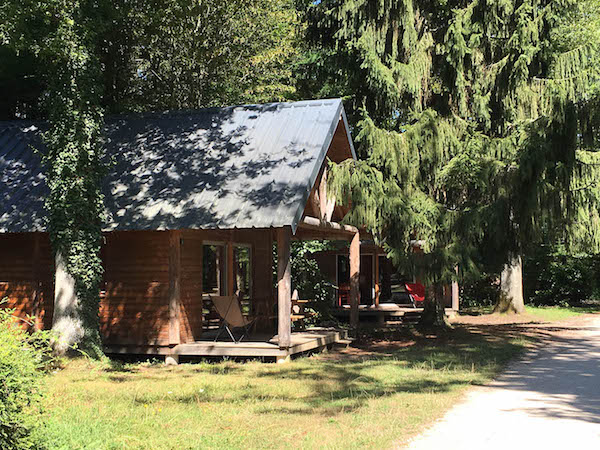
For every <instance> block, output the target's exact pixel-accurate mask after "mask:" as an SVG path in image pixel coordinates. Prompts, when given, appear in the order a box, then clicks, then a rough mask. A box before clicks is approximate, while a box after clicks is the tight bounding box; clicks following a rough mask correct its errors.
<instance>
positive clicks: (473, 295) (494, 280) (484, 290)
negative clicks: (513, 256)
mask: <svg viewBox="0 0 600 450" xmlns="http://www.w3.org/2000/svg"><path fill="white" fill-rule="evenodd" d="M459 286H460V289H461V292H460V307H461V308H472V307H478V306H492V305H495V304H496V302H497V301H498V298H500V276H499V275H496V274H493V273H492V274H490V273H483V274H481V275H480V277H479V278H476V279H470V280H466V281H464V282H463V283H459Z"/></svg>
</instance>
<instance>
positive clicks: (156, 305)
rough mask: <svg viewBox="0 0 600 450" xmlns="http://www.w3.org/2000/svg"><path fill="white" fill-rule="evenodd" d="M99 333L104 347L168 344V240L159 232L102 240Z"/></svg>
mask: <svg viewBox="0 0 600 450" xmlns="http://www.w3.org/2000/svg"><path fill="white" fill-rule="evenodd" d="M105 239H106V244H105V246H104V249H103V256H104V268H105V269H104V270H105V272H104V282H105V286H104V288H105V289H104V294H103V295H102V296H101V303H100V330H101V332H102V335H103V337H104V342H105V343H106V344H108V345H110V344H122V345H133V344H142V345H143V344H151V345H168V344H169V298H168V296H169V236H168V234H167V232H165V231H119V232H112V233H107V234H106V235H105Z"/></svg>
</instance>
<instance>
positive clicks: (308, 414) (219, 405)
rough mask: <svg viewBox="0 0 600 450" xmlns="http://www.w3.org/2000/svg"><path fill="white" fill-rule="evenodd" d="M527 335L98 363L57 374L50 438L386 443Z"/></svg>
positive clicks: (113, 445) (75, 443) (179, 443)
mask: <svg viewBox="0 0 600 450" xmlns="http://www.w3.org/2000/svg"><path fill="white" fill-rule="evenodd" d="M524 345H525V341H524V340H520V339H514V338H502V337H500V338H498V337H494V338H492V337H490V336H485V335H482V334H477V333H470V332H469V331H468V330H467V329H466V328H463V327H460V326H459V327H457V329H456V330H454V331H452V332H450V333H447V334H444V335H442V336H437V337H436V336H423V335H418V334H416V333H411V334H410V335H405V336H402V337H400V338H399V337H397V336H393V335H392V336H389V335H388V336H385V335H380V336H379V337H377V338H369V339H363V340H361V344H360V345H359V346H358V348H351V349H348V350H344V353H342V354H340V353H337V352H331V353H329V354H324V355H319V356H312V357H304V358H299V359H297V360H294V361H292V362H291V363H289V364H283V365H277V364H265V363H260V362H246V363H241V362H232V361H228V362H219V363H206V362H204V363H197V364H181V365H179V366H177V367H165V366H162V365H161V364H155V365H152V364H149V363H145V364H144V363H137V364H131V365H116V366H115V367H109V366H101V365H99V364H97V363H90V362H87V361H85V360H73V361H70V362H69V363H67V365H66V366H65V368H64V369H62V370H59V371H58V372H56V373H53V374H51V375H49V376H48V380H47V381H48V383H47V389H48V396H47V401H46V405H45V416H46V418H47V425H46V427H45V428H44V429H43V430H42V431H43V433H44V434H45V436H46V437H47V439H48V445H49V447H51V448H65V449H71V448H90V449H92V448H93V449H119V448H142V449H150V448H152V449H161V448H177V449H185V448H228V449H229V448H287V447H300V448H387V447H390V446H392V445H395V444H398V443H401V442H402V441H404V440H406V439H407V438H409V437H411V436H413V435H415V434H417V433H418V432H419V431H420V430H422V429H423V427H424V425H425V424H427V423H429V422H431V421H432V420H434V419H435V418H438V417H440V416H441V415H442V414H443V413H444V412H445V411H446V410H447V409H448V408H449V407H450V406H452V405H453V404H454V403H455V402H456V401H457V400H458V399H459V397H460V396H461V394H462V393H463V392H464V391H465V389H466V388H467V387H469V386H470V385H473V384H479V383H484V382H486V381H488V380H489V379H490V378H491V377H493V376H494V375H495V374H496V373H497V372H498V371H499V370H500V369H501V368H502V367H503V366H504V365H505V364H506V363H507V362H508V361H509V360H510V359H511V358H513V357H514V356H515V355H517V354H518V353H519V352H520V351H521V350H522V349H523V348H524Z"/></svg>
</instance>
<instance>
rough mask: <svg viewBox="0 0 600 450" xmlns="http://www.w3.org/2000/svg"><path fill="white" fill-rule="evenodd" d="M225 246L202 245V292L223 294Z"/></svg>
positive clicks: (224, 287)
mask: <svg viewBox="0 0 600 450" xmlns="http://www.w3.org/2000/svg"><path fill="white" fill-rule="evenodd" d="M226 273H227V271H226V268H225V246H223V245H204V246H203V249H202V291H203V293H204V294H213V295H226V294H225V289H226V286H225V274H226Z"/></svg>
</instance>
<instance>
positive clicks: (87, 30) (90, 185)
mask: <svg viewBox="0 0 600 450" xmlns="http://www.w3.org/2000/svg"><path fill="white" fill-rule="evenodd" d="M96 12H97V8H96V4H95V3H94V2H85V1H76V0H72V1H71V0H64V1H61V0H55V1H49V2H37V1H25V2H6V3H5V4H4V8H3V9H2V14H3V17H2V24H3V27H2V31H1V32H0V35H2V38H3V39H2V40H3V43H4V44H5V45H6V46H7V47H10V48H12V49H15V50H16V51H17V52H20V51H24V52H26V53H29V54H32V55H35V57H36V58H37V61H38V63H40V64H42V67H44V68H45V71H44V72H43V75H44V76H45V79H44V88H45V92H44V96H43V98H42V99H39V100H38V99H34V100H33V102H35V101H36V100H37V101H38V103H39V104H40V105H41V106H42V107H43V109H44V110H45V111H46V118H47V122H48V128H47V130H46V131H45V132H44V134H43V140H44V142H45V145H46V147H47V150H48V151H47V152H46V154H44V155H43V161H44V165H45V167H46V177H47V184H48V187H49V190H50V194H49V197H48V198H47V201H46V207H47V210H48V216H49V226H48V231H49V233H50V238H51V242H52V245H53V249H54V252H55V254H56V266H57V273H60V274H62V275H63V279H64V281H65V283H66V284H65V285H66V286H69V289H68V290H69V291H70V292H66V291H64V290H61V289H57V292H56V294H55V308H54V317H53V327H52V328H53V330H55V331H56V332H57V334H58V336H59V339H57V341H56V342H55V347H56V350H57V351H58V352H60V353H63V352H65V351H67V350H68V349H69V348H71V347H73V346H74V345H79V346H80V347H83V348H84V350H85V351H87V352H88V353H89V354H91V355H92V356H100V355H102V354H103V353H102V347H101V341H100V331H99V319H98V302H99V298H98V290H99V283H100V280H101V277H102V266H101V262H100V257H99V252H100V239H101V226H102V213H103V205H102V194H101V191H100V181H101V177H102V172H103V168H102V164H101V157H102V149H101V146H100V144H99V137H100V134H101V129H102V125H103V122H102V117H103V113H102V109H101V107H100V102H101V96H102V86H101V83H99V81H98V80H99V74H100V65H99V61H98V58H97V55H96V54H95V53H94V46H93V44H94V42H95V38H96V36H95V29H96V27H95V21H96V20H97V19H98V18H97V15H96ZM33 109H34V110H35V109H36V108H35V107H33ZM24 110H25V111H27V108H24ZM15 112H16V110H15Z"/></svg>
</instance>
